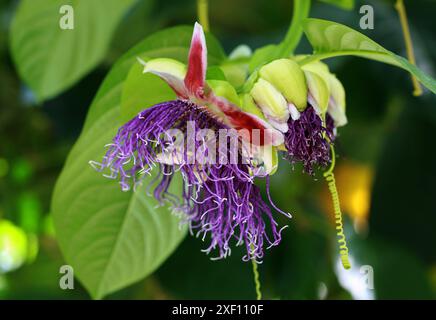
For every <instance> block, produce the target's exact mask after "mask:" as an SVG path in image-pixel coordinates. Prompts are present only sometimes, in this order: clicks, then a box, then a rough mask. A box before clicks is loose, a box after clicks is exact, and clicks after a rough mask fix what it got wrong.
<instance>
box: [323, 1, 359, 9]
mask: <svg viewBox="0 0 436 320" xmlns="http://www.w3.org/2000/svg"><path fill="white" fill-rule="evenodd" d="M320 1H322V2H325V3H329V4H332V5H334V6H337V7H339V8H342V9H345V10H352V9H353V8H354V0H320Z"/></svg>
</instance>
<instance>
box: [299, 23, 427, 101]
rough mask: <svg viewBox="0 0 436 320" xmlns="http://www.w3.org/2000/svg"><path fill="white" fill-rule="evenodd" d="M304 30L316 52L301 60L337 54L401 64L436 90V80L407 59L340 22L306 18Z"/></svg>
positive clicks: (423, 82) (305, 61)
mask: <svg viewBox="0 0 436 320" xmlns="http://www.w3.org/2000/svg"><path fill="white" fill-rule="evenodd" d="M303 28H304V32H305V33H306V36H307V38H308V39H309V42H310V43H311V45H312V47H313V48H314V50H315V52H314V55H312V56H309V57H308V58H306V59H305V60H303V61H302V62H301V63H302V64H305V63H308V62H310V61H313V60H320V59H326V58H332V57H337V56H345V55H354V56H359V57H363V58H367V59H372V60H376V61H380V62H384V63H387V64H391V65H394V66H397V67H400V68H402V69H404V70H406V71H408V72H410V73H411V74H413V75H414V76H415V77H416V78H417V79H418V80H419V81H420V82H421V83H422V84H423V85H425V86H426V87H427V88H428V89H429V90H431V91H432V92H433V93H436V81H435V80H434V79H432V78H431V77H429V76H428V75H426V74H425V73H424V72H422V71H421V70H420V69H418V68H417V67H416V66H414V65H413V64H411V63H410V62H409V61H408V60H407V59H405V58H403V57H400V56H398V55H396V54H395V53H393V52H391V51H389V50H386V49H385V48H383V47H382V46H381V45H379V44H378V43H376V42H375V41H373V40H371V39H370V38H368V37H367V36H365V35H363V34H361V33H360V32H357V31H355V30H353V29H351V28H349V27H347V26H344V25H342V24H339V23H335V22H331V21H327V20H320V19H306V20H305V22H304V26H303Z"/></svg>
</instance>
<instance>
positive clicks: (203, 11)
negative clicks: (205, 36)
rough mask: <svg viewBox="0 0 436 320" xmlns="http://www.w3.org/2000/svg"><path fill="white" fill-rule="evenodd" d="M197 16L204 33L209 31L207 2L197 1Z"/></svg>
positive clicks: (206, 0) (204, 0)
mask: <svg viewBox="0 0 436 320" xmlns="http://www.w3.org/2000/svg"><path fill="white" fill-rule="evenodd" d="M197 16H198V20H199V22H200V24H201V25H202V27H203V29H204V31H206V32H207V31H209V3H208V0H197Z"/></svg>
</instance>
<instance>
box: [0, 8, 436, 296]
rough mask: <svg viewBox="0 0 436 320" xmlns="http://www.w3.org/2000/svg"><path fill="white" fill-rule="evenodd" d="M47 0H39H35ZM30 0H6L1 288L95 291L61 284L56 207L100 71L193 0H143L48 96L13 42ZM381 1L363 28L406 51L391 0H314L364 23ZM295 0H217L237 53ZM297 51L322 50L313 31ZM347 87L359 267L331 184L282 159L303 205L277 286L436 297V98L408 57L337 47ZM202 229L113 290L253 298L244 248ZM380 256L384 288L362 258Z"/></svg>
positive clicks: (0, 44)
mask: <svg viewBox="0 0 436 320" xmlns="http://www.w3.org/2000/svg"><path fill="white" fill-rule="evenodd" d="M35 1H37V0H35ZM17 4H18V1H14V0H0V59H1V67H0V83H1V85H0V299H89V298H90V297H89V295H88V294H87V293H86V291H85V290H84V289H83V288H82V287H81V286H80V283H79V282H77V281H76V287H75V289H74V290H61V289H60V288H59V278H60V276H61V275H60V274H59V268H60V266H61V265H63V264H65V262H64V260H63V258H62V255H61V253H60V251H59V248H58V246H57V243H56V236H55V234H54V229H53V225H52V220H51V218H50V199H51V194H52V191H53V187H54V183H55V181H56V179H57V177H58V175H59V173H60V170H61V169H62V166H63V164H64V161H65V158H66V156H67V154H68V152H69V150H70V149H71V147H72V145H73V143H74V142H75V140H76V139H77V137H78V135H79V133H80V130H81V128H82V125H83V122H84V119H85V116H86V112H87V110H88V107H89V105H90V103H91V100H92V99H93V97H94V95H95V93H96V91H97V89H98V87H99V86H100V84H101V81H102V79H103V78H104V76H105V75H106V73H107V72H108V70H109V69H110V67H111V66H112V64H113V63H114V62H115V61H116V59H117V58H119V57H120V56H121V55H122V54H123V53H124V52H125V51H126V50H128V49H129V48H130V47H132V46H133V45H134V44H136V43H137V42H138V41H140V40H141V39H143V38H144V37H145V36H147V35H149V34H151V33H153V32H155V31H157V30H160V29H162V28H165V27H168V26H174V25H178V24H188V25H192V23H193V22H194V21H195V19H196V16H195V14H196V8H195V1H194V0H190V1H178V0H167V1H157V0H139V1H137V4H136V5H135V6H134V7H133V8H132V9H131V10H130V11H129V13H128V14H127V16H126V17H124V19H123V21H122V22H121V24H120V25H119V26H118V29H117V32H116V35H115V37H114V38H113V39H112V41H111V45H110V50H109V51H108V53H107V54H106V56H105V59H104V61H103V63H101V64H100V65H99V66H98V67H97V68H96V69H95V70H93V71H92V72H91V73H89V74H88V75H87V76H86V77H85V78H83V79H82V80H81V81H80V82H78V83H77V84H76V85H74V86H73V87H72V88H70V89H69V90H67V91H66V92H64V93H63V94H61V95H59V96H57V97H56V98H53V99H51V100H49V101H46V102H44V103H43V104H38V103H37V102H36V100H35V98H34V95H33V93H32V92H31V91H30V90H29V88H28V87H26V86H25V85H24V84H23V82H22V81H21V80H20V79H19V77H18V75H17V71H16V68H15V66H14V64H13V62H12V58H11V55H10V52H9V48H8V41H9V29H10V24H11V19H12V17H13V14H14V12H15V8H16V6H17ZM362 4H371V5H373V7H374V9H375V29H374V30H366V31H363V32H364V33H365V34H367V35H369V36H370V37H371V38H372V39H374V40H375V41H377V42H379V43H380V44H382V45H383V46H384V47H386V48H388V49H390V50H392V51H394V52H396V53H398V54H401V55H403V56H405V47H404V41H403V38H402V33H401V28H400V24H399V20H398V16H397V13H396V11H395V10H394V7H393V1H381V0H379V1H357V3H356V6H355V8H354V9H353V10H352V11H345V10H341V9H339V8H336V7H334V6H331V5H327V4H325V3H322V2H318V1H317V2H314V4H313V8H312V10H311V16H312V17H318V18H323V19H328V20H333V21H337V22H340V23H344V24H347V25H349V26H350V27H352V28H354V29H356V30H359V31H361V30H360V29H359V19H360V17H361V16H360V15H359V7H360V6H361V5H362ZM406 6H407V9H408V14H409V20H410V25H411V31H412V37H413V40H414V45H415V50H416V55H417V61H418V65H419V66H420V67H421V68H422V69H423V70H424V71H426V72H427V73H429V74H431V75H433V77H435V76H436V50H435V49H436V19H434V14H435V13H436V1H432V0H414V1H406ZM291 14H292V1H290V0H276V1H271V0H237V1H235V0H220V1H213V0H212V1H210V20H211V21H210V22H211V31H212V32H213V33H214V34H215V35H216V36H217V37H218V38H219V39H220V40H221V41H222V42H223V45H224V48H225V49H226V52H227V53H229V52H230V51H231V50H232V49H233V48H234V47H235V46H236V45H238V44H240V43H245V44H247V45H249V46H250V47H251V48H253V49H255V48H258V47H260V46H263V45H266V44H268V43H271V42H274V43H277V42H279V41H280V40H281V39H282V37H283V36H284V34H285V32H286V29H287V27H288V24H289V20H290V17H291ZM298 52H301V53H307V52H310V47H309V45H308V43H307V41H306V40H304V41H303V42H302V43H301V45H300V46H299V48H298ZM328 63H329V65H330V66H331V68H332V70H333V71H334V72H335V73H336V74H337V75H338V77H339V79H341V81H342V82H343V83H344V86H345V88H346V90H347V106H348V110H347V112H348V118H349V124H348V126H346V127H344V128H341V129H340V131H339V134H340V138H339V141H338V147H337V153H338V154H339V156H340V159H339V161H338V166H337V169H336V174H337V180H338V187H339V192H340V195H341V198H342V206H343V209H344V212H345V213H346V214H347V216H346V222H347V224H346V227H347V229H346V231H347V232H346V233H347V236H348V237H349V242H350V250H351V255H352V261H353V262H354V266H355V267H354V268H353V270H351V271H348V272H347V271H343V270H341V268H339V264H338V261H337V256H336V253H337V251H336V243H335V241H334V239H335V236H334V226H333V224H332V219H331V208H330V205H329V203H330V202H329V201H330V199H329V196H328V194H327V190H326V187H325V185H324V182H323V180H322V179H321V175H320V174H318V175H317V177H316V179H313V178H312V177H308V176H306V175H303V174H302V173H301V168H300V167H298V166H297V167H296V168H295V169H294V170H291V168H290V167H289V165H286V164H284V165H282V166H280V171H279V172H278V174H276V175H275V176H274V177H273V183H272V196H273V198H274V199H275V201H276V203H277V205H278V206H279V207H281V208H283V209H284V210H287V211H290V212H293V213H294V219H293V220H292V221H286V220H285V219H283V220H280V223H281V224H289V228H288V229H286V231H285V232H284V239H283V242H282V244H281V245H280V246H279V247H277V248H274V249H272V250H270V251H267V252H266V255H265V259H264V262H263V264H262V265H261V266H260V268H259V269H260V273H261V282H262V287H263V292H264V296H265V298H271V299H353V298H354V299H393V298H400V299H420V298H422V299H434V298H435V297H436V250H435V247H436V232H435V227H436V201H435V198H436V165H435V164H436V98H435V96H434V95H431V94H429V93H427V94H425V95H424V96H422V97H419V98H416V97H413V96H412V86H411V81H410V77H409V76H408V75H407V74H406V73H405V72H403V71H400V70H397V69H394V68H393V67H390V66H386V65H383V64H380V63H376V62H372V61H367V60H363V59H359V58H351V57H343V58H337V59H334V60H331V61H328ZM201 249H202V243H201V242H200V241H199V240H197V239H194V238H192V237H186V239H185V240H184V241H183V243H182V244H181V245H180V247H179V248H178V249H177V251H176V252H175V253H174V254H173V255H172V256H171V257H170V258H169V259H168V260H167V261H166V262H165V263H164V264H163V265H162V266H161V267H160V268H159V270H158V271H157V272H155V273H154V274H153V275H151V276H149V277H148V278H146V279H144V280H142V281H140V282H138V283H137V284H135V285H132V286H130V287H128V288H126V289H123V290H121V291H119V292H117V293H115V294H113V295H110V296H109V297H108V299H115V298H117V299H167V298H182V299H212V298H217V299H223V298H228V299H253V298H254V297H255V293H254V284H253V280H252V274H251V265H250V264H247V263H243V262H242V261H241V259H240V258H241V256H242V255H243V254H242V252H239V251H238V250H235V252H234V254H232V256H231V257H230V258H228V259H226V260H224V261H217V262H212V261H210V260H209V258H208V257H207V256H206V255H204V254H203V253H201V252H200V250H201ZM366 265H368V266H371V267H372V269H373V271H374V289H368V288H365V283H364V281H363V280H362V278H363V277H364V274H363V273H362V272H360V270H359V267H360V266H366Z"/></svg>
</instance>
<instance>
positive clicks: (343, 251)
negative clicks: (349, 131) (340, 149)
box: [324, 142, 351, 270]
mask: <svg viewBox="0 0 436 320" xmlns="http://www.w3.org/2000/svg"><path fill="white" fill-rule="evenodd" d="M330 151H331V156H332V163H331V165H330V168H329V169H328V170H327V171H326V172H324V178H325V180H326V181H327V184H328V188H329V191H330V194H331V197H332V202H333V208H334V212H335V222H336V235H337V236H338V244H339V254H340V255H341V261H342V266H343V267H344V269H347V270H348V269H350V268H351V264H350V260H349V257H348V247H347V241H346V240H345V234H344V227H343V223H342V212H341V205H340V202H339V194H338V189H337V188H336V181H335V176H334V174H333V170H334V168H335V164H336V155H335V149H334V147H333V144H332V143H331V142H330Z"/></svg>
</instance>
